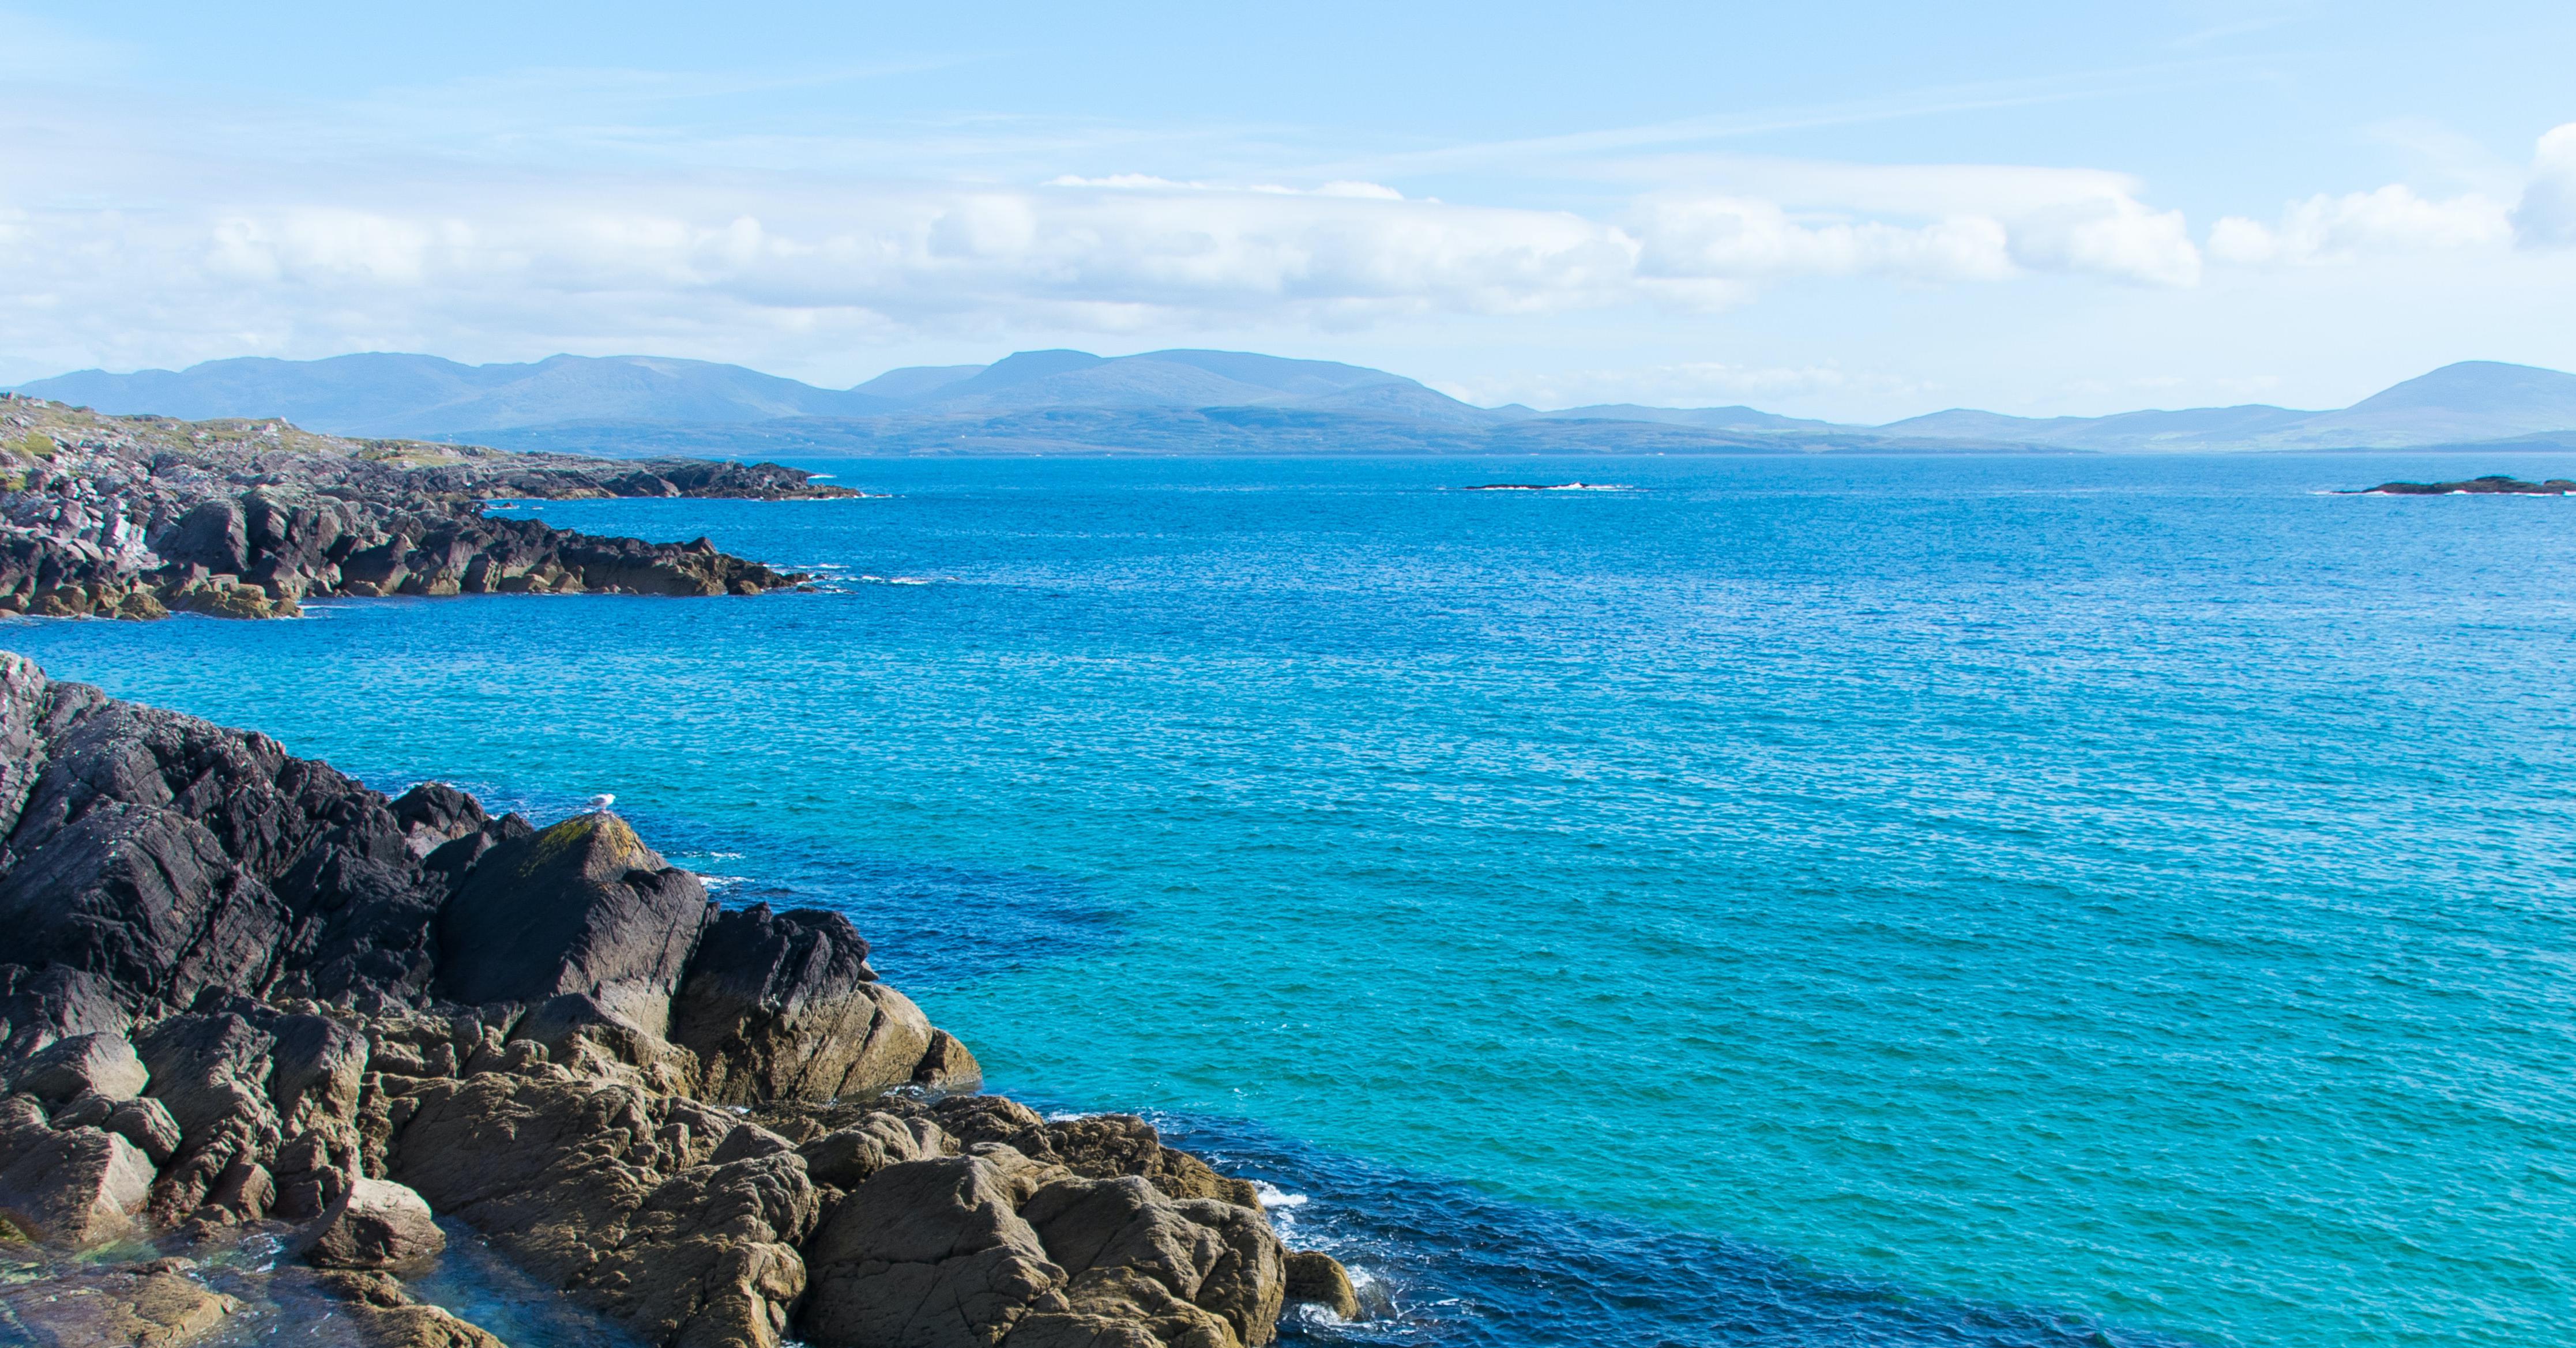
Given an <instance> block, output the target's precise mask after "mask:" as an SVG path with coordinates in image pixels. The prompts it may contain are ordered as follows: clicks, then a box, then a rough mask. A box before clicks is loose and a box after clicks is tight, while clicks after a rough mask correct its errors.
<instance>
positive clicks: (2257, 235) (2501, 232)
mask: <svg viewBox="0 0 2576 1348" xmlns="http://www.w3.org/2000/svg"><path fill="white" fill-rule="evenodd" d="M2506 216H2507V212H2506V209H2505V206H2504V204H2503V203H2502V202H2499V201H2496V200H2494V199H2492V198H2490V197H2486V196H2481V195H2479V194H2477V193H2475V192H2471V193H2466V194H2464V195H2461V196H2456V197H2451V198H2449V199H2447V200H2433V199H2430V198H2427V197H2422V196H2418V195H2416V193H2415V190H2414V189H2413V188H2410V187H2407V186H2404V185H2402V184H2397V183H2391V184H2389V185H2388V186H2386V187H2382V188H2380V189H2378V190H2376V191H2372V192H2347V193H2345V194H2344V195H2342V196H2327V195H2324V194H2322V193H2320V194H2318V195H2316V196H2313V197H2310V198H2308V199H2307V200H2305V201H2300V202H2293V203H2292V204H2291V205H2290V207H2289V209H2288V210H2286V211H2284V212H2282V215H2281V219H2280V222H2279V223H2278V224H2271V225H2267V224H2264V223H2262V222H2260V221H2256V220H2251V219H2247V218H2246V217H2244V216H2235V215H2231V216H2228V217H2225V218H2224V219H2221V220H2220V221H2219V222H2218V223H2217V224H2215V225H2213V226H2211V227H2210V231H2209V254H2210V256H2211V257H2214V258H2216V259H2218V260H2219V261H2221V262H2230V263H2236V264H2239V265H2244V266H2266V265H2288V266H2302V267H2306V266H2319V265H2329V264H2348V263H2353V262H2358V261H2361V260H2362V259H2365V258H2370V257H2380V256H2386V255H2389V254H2395V253H2420V252H2437V251H2444V250H2451V249H2473V248H2492V247H2497V246H2500V245H2502V244H2504V243H2505V242H2507V241H2508V240H2510V239H2511V238H2512V237H2513V227H2512V225H2511V223H2510V222H2509V221H2508V220H2507V218H2506Z"/></svg>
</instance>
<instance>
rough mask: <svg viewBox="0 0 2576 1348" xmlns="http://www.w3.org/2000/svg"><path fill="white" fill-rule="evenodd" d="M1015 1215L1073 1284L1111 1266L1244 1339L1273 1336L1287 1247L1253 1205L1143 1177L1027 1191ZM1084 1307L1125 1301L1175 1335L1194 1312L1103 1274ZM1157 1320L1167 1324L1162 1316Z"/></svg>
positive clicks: (1097, 1308) (1100, 1309)
mask: <svg viewBox="0 0 2576 1348" xmlns="http://www.w3.org/2000/svg"><path fill="white" fill-rule="evenodd" d="M1020 1215H1021V1216H1022V1217H1023V1218H1024V1219H1025V1220H1027V1222H1028V1223H1029V1225H1030V1226H1031V1227H1033V1228H1034V1229H1035V1230H1036V1231H1037V1233H1038V1238H1039V1239H1040V1240H1041V1241H1043V1242H1044V1243H1045V1245H1046V1251H1047V1256H1048V1258H1050V1259H1052V1260H1054V1261H1055V1263H1056V1264H1057V1265H1059V1266H1060V1267H1062V1268H1063V1269H1064V1270H1065V1271H1066V1273H1067V1274H1069V1275H1070V1276H1071V1287H1072V1288H1073V1289H1075V1290H1076V1291H1079V1290H1080V1289H1084V1288H1086V1287H1089V1286H1091V1285H1093V1284H1095V1283H1100V1282H1101V1281H1102V1278H1101V1277H1100V1276H1097V1275H1101V1274H1104V1273H1109V1272H1112V1271H1115V1272H1117V1273H1118V1274H1121V1275H1125V1274H1133V1275H1137V1276H1141V1277H1143V1278H1147V1279H1150V1280H1152V1281H1153V1282H1154V1283H1156V1284H1158V1285H1159V1286H1160V1287H1161V1289H1162V1290H1163V1291H1164V1292H1166V1293H1168V1294H1169V1295H1170V1296H1171V1297H1172V1298H1173V1299H1175V1300H1177V1301H1179V1302H1185V1303H1188V1304H1189V1305H1190V1306H1193V1307H1195V1308H1196V1309H1197V1310H1199V1311H1203V1312H1205V1313H1206V1314H1208V1315H1211V1316H1214V1317H1216V1318H1217V1319H1219V1320H1221V1321H1223V1322H1224V1323H1225V1325H1226V1326H1228V1327H1229V1329H1230V1330H1231V1332H1232V1337H1233V1338H1234V1339H1235V1340H1236V1341H1238V1342H1241V1343H1243V1344H1246V1345H1256V1346H1257V1345H1260V1344H1264V1343H1267V1342H1269V1341H1270V1338H1271V1337H1272V1335H1273V1334H1274V1333H1275V1325H1276V1323H1277V1321H1278V1319H1279V1310H1280V1306H1281V1304H1282V1301H1283V1299H1284V1297H1285V1295H1286V1285H1287V1274H1286V1259H1285V1255H1286V1252H1285V1250H1284V1249H1283V1248H1282V1247H1281V1245H1280V1243H1279V1237H1278V1236H1277V1235H1276V1234H1274V1233H1273V1232H1272V1231H1271V1229H1270V1223H1269V1221H1268V1220H1267V1219H1265V1218H1263V1217H1262V1216H1261V1215H1260V1214H1259V1213H1257V1212H1250V1211H1247V1210H1245V1209H1243V1208H1240V1207H1237V1206H1235V1205H1233V1204H1231V1203H1224V1202H1219V1201H1217V1200H1215V1199H1177V1200H1176V1199H1173V1198H1170V1197H1168V1196H1166V1195H1165V1194H1163V1193H1162V1192H1161V1191H1160V1190H1158V1189H1156V1188H1155V1187H1154V1186H1153V1185H1151V1184H1149V1183H1147V1182H1146V1181H1145V1180H1144V1179H1142V1178H1139V1177H1136V1176H1125V1177H1122V1178H1119V1179H1111V1180H1093V1179H1066V1180H1061V1181H1058V1182H1057V1183H1054V1184H1050V1185H1048V1186H1047V1187H1045V1188H1044V1189H1041V1190H1039V1191H1038V1192H1037V1194H1036V1195H1035V1196H1034V1197H1032V1198H1031V1199H1030V1200H1029V1202H1028V1204H1027V1206H1026V1207H1024V1208H1022V1209H1021V1211H1020ZM1109 1291H1114V1292H1115V1294H1116V1295H1115V1296H1103V1297H1099V1298H1095V1299H1094V1300H1095V1301H1096V1302H1097V1303H1098V1304H1095V1305H1094V1306H1092V1308H1091V1309H1089V1310H1088V1311H1085V1312H1082V1313H1083V1314H1087V1315H1091V1316H1099V1315H1102V1314H1107V1313H1113V1310H1112V1309H1111V1308H1113V1307H1114V1306H1115V1305H1117V1304H1121V1303H1123V1304H1129V1305H1132V1306H1133V1307H1134V1312H1133V1313H1134V1314H1135V1315H1136V1316H1138V1317H1141V1318H1144V1319H1147V1320H1149V1321H1155V1322H1158V1325H1159V1327H1157V1328H1156V1329H1155V1333H1156V1336H1157V1337H1159V1338H1162V1339H1164V1341H1165V1342H1167V1343H1176V1342H1179V1341H1181V1337H1180V1336H1186V1335H1188V1334H1189V1333H1190V1332H1191V1331H1190V1330H1189V1329H1188V1327H1187V1324H1188V1322H1190V1321H1192V1319H1193V1317H1191V1316H1188V1315H1181V1314H1178V1313H1176V1312H1174V1311H1172V1310H1169V1309H1167V1308H1162V1307H1160V1306H1159V1305H1158V1303H1156V1302H1155V1301H1154V1300H1153V1299H1152V1298H1144V1299H1138V1298H1136V1297H1134V1295H1133V1292H1134V1287H1133V1284H1132V1282H1131V1281H1130V1280H1129V1279H1127V1278H1126V1277H1124V1276H1119V1277H1116V1278H1114V1279H1111V1280H1110V1286H1109V1287H1107V1288H1104V1292H1109ZM1160 1322H1170V1323H1168V1324H1160Z"/></svg>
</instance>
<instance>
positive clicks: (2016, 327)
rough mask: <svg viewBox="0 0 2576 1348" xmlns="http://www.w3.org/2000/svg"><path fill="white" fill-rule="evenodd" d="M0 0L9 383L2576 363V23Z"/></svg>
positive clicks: (2047, 10)
mask: <svg viewBox="0 0 2576 1348" xmlns="http://www.w3.org/2000/svg"><path fill="white" fill-rule="evenodd" d="M248 8H250V7H241V6H209V5H204V4H202V3H196V4H187V5H180V4H161V3H119V2H118V0H89V2H88V3H85V4H79V5H70V4H55V5H33V6H28V5H20V6H16V7H9V6H8V4H7V0H0V382H15V381H21V380H26V379H32V378H38V377H42V376H45V375H51V374H58V373H62V372H64V371H67V370H72V369H79V368H88V367H102V368H106V369H112V370H130V369H137V368H148V367H158V368H178V367H181V366H184V365H187V364H190V363H193V362H196V361H201V360H209V359H218V358H223V357H230V356H246V355H263V356H279V357H286V358H291V359H308V358H313V357H320V356H328V355H337V354H341V353H344V352H349V351H364V350H387V351H425V352H430V353H433V354H437V355H441V356H447V357H450V358H452V359H457V360H463V361H469V362H478V363H479V362H484V361H509V360H531V359H536V358H540V357H543V356H546V355H550V354H553V353H555V352H558V351H568V352H573V353H576V354H583V355H615V354H636V353H641V354H654V355H670V356H688V357H695V358H700V359H709V360H722V361H731V362H736V363H739V364H744V365H748V366H751V367H753V368H756V369H761V370H765V371H769V372H772V373H776V374H783V375H788V376H792V377H795V378H800V379H805V380H808V381H811V382H814V383H818V384H824V385H828V386H834V387H846V386H848V385H850V384H853V383H856V382H858V381H860V380H863V379H866V378H868V377H871V376H873V375H875V374H877V373H880V372H882V371H884V370H886V369H889V368H892V367H896V366H902V365H919V364H954V363H967V362H983V361H990V360H993V359H995V358H997V357H999V356H1001V355H1003V354H1005V353H1007V352H1010V351H1013V350H1024V349H1034V348H1043V347H1055V346H1067V347H1078V348H1081V349H1084V350H1090V351H1097V352H1100V353H1103V354H1112V355H1114V354H1123V353H1127V352H1133V351H1143V350H1152V349H1155V348H1159V347H1170V346H1194V347H1218V348H1225V349H1236V350H1257V351H1268V352H1272V353H1275V354H1279V355H1288V356H1301V357H1311V358H1319V359H1331V360H1344V361H1350V362H1353V363H1356V364H1363V365H1373V366H1378V367H1381V368H1385V369H1390V370H1394V371H1396V372H1398V373H1402V374H1407V375H1411V376H1413V377H1415V378H1419V379H1421V380H1423V381H1424V382H1426V383H1429V384H1431V385H1432V386H1434V387H1436V388H1439V389H1441V390H1443V391H1445V392H1448V393H1451V394H1454V395H1456V396H1459V397H1463V398H1466V399H1468V400H1470V401H1473V402H1478V403H1484V404H1498V403H1503V402H1515V401H1516V402H1522V403H1527V404H1530V405H1532V406H1539V407H1562V406H1571V405H1578V404H1585V403H1595V402H1645V403H1655V404H1663V405H1678V406H1705V405H1718V404H1731V403H1750V404H1752V405H1754V406H1757V407H1763V408H1766V409H1770V410H1775V411H1781V412H1787V413H1792V414H1796V415H1803V416H1822V417H1830V418H1832V419H1835V420H1842V421H1856V422H1880V421H1887V420H1893V419H1896V418H1899V417H1904V416H1909V415H1914V414H1918V413H1922V412H1928V411H1934V410H1938V409H1940V408H1945V407H1953V406H1974V407H1984V408H1989V409H1992V410H1996V411H2004V412H2012V413H2017V414H2022V415H2056V414H2099V413H2104V412H2111V411H2120V410H2127V409H2131V408H2137V407H2151V406H2152V407H2181V406H2201V405H2211V404H2231V403H2242V402H2274V403H2281V404H2285V405H2289V406H2298V407H2337V406H2343V405H2345V404H2348V403H2351V402H2353V401H2355V400H2357V399H2359V398H2361V397H2363V396H2365V395H2367V394H2369V393H2371V392H2373V391H2375V390H2377V389H2379V388H2381V387H2384V386H2386V385H2388V384H2391V383H2394V382H2396V381H2398V380H2401V379H2405V378H2408V377H2411V376H2413V375H2417V374H2421V373H2423V372H2425V371H2426V370H2429V369H2432V368H2434V367H2436V366H2439V365H2443V364H2446V363H2448V362H2451V361H2455V360H2470V359H2484V360H2505V361H2516V362H2521V363H2526V364H2534V365H2543V366H2550V367H2553V368H2559V369H2576V322H2571V321H2570V315H2571V314H2572V313H2576V75H2571V71H2576V6H2570V5H2566V4H2564V3H2563V0H2562V3H2558V4H2537V3H2533V4H2521V3H2514V4H2478V3H2461V4H2451V5H2444V6H2426V5H2421V4H2336V5H2327V4H2313V3H2264V2H2263V0H2254V2H2253V3H2233V4H2216V3H2197V2H2193V3H2154V2H2153V0H2147V2H2145V3H2137V4H2132V5H2126V6H2108V5H2101V6H2074V5H2065V4H2062V3H2051V4H2020V3H2011V4H1987V5H1980V6H1975V7H1972V8H1971V7H1957V6H1924V5H1919V4H1905V5H1895V4H1830V3H1818V4H1809V5H1805V6H1784V5H1778V4H1764V5H1758V6H1756V5H1735V4H1717V3H1699V4H1630V5H1619V6H1602V5H1583V6H1574V5H1563V6H1557V5H1513V4H1509V3H1500V2H1498V0H1486V3H1480V4H1476V5H1463V4H1420V3H1416V4H1407V3H1402V0H1377V2H1376V3H1372V4H1342V3H1308V4H1301V5H1280V6H1258V7H1256V6H1227V5H1208V4H1204V3H1200V4H1186V5H1183V4H1169V5H1165V4H1134V5H1126V6H1120V7H1116V9H1115V12H1110V11H1109V10H1108V9H1106V8H1103V7H1088V6H1066V5H1061V4H1051V5H1022V4H1016V3H986V4H981V5H977V6H971V7H933V6H919V5H909V6H904V7H900V8H897V7H887V6H877V5H867V4H840V5H810V6H808V5H796V4H781V5H771V6H766V7H762V8H760V9H759V11H758V12H756V13H733V12H726V11H725V10H722V9H719V8H717V7H712V6H681V5H666V4H656V3H649V2H646V3H638V2H637V0H626V2H625V3H619V4H616V5H604V4H586V3H555V4H548V5H542V6H540V5H529V4H526V3H525V0H517V2H516V3H511V4H484V3H480V2H479V0H465V2H462V3H455V2H451V3H444V4H440V5H437V6H419V5H406V4H387V5H378V6H350V5H346V4H331V5H322V4H306V3H295V2H292V0H290V2H288V3H270V4H264V5H261V6H258V7H257V10H258V12H257V13H255V14H246V13H242V12H239V11H241V10H244V9H248Z"/></svg>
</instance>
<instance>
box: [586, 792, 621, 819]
mask: <svg viewBox="0 0 2576 1348" xmlns="http://www.w3.org/2000/svg"><path fill="white" fill-rule="evenodd" d="M616 803H617V797H615V796H612V795H608V794H606V793H604V792H603V793H601V794H599V795H596V796H593V797H591V798H590V812H591V813H592V814H606V813H608V807H609V806H611V805H614V804H616Z"/></svg>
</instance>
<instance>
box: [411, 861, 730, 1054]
mask: <svg viewBox="0 0 2576 1348" xmlns="http://www.w3.org/2000/svg"><path fill="white" fill-rule="evenodd" d="M708 908H709V905H708V902H707V892H706V889H705V887H704V886H702V885H700V884H699V883H698V878H697V877H696V876H694V875H691V874H690V873H688V872H687V871H683V870H678V869H675V868H673V867H671V866H669V865H667V864H665V863H664V862H663V860H662V857H661V854H660V853H657V852H655V851H654V850H653V849H651V848H649V847H646V846H645V845H644V842H643V840H642V839H641V838H638V837H636V836H635V830H634V829H632V828H630V827H628V826H627V824H626V821H625V820H623V819H620V818H618V817H617V816H615V815H613V814H607V813H604V812H603V813H596V814H584V815H576V816H574V817H573V818H570V819H567V820H565V821H563V822H562V823H560V824H557V825H555V826H554V827H552V828H549V829H546V830H545V831H543V832H541V833H535V834H532V835H530V836H528V837H525V838H520V839H517V840H515V841H511V842H506V843H502V844H500V845H499V846H496V847H494V848H492V849H491V850H490V851H488V852H486V853H485V854H484V855H483V858H482V859H481V860H480V861H477V862H476V863H475V864H474V868H473V869H472V870H471V871H469V872H467V874H466V876H465V881H464V883H463V885H461V886H460V887H459V888H458V889H457V891H456V895H455V897H453V898H451V899H449V900H448V902H447V906H446V907H445V908H443V909H441V910H440V912H439V919H438V933H439V944H440V949H441V951H442V952H443V958H442V959H441V961H440V964H439V982H440V985H441V987H442V988H444V989H445V991H446V992H447V994H448V995H449V996H451V997H453V998H455V999H456V1000H458V1001H461V1002H519V1003H529V1002H542V1001H545V1000H547V999H549V998H552V997H555V996H558V995H561V994H563V993H567V992H580V993H588V994H590V995H591V996H593V997H595V998H597V999H598V1000H600V1001H601V1002H603V1003H606V1004H608V1005H609V1006H611V1007H613V1008H614V1009H615V1010H616V1011H617V1012H618V1013H619V1014H620V1015H622V1016H624V1017H625V1018H626V1019H628V1020H630V1021H632V1022H633V1023H635V1024H636V1025H638V1026H641V1027H642V1028H644V1029H646V1030H650V1031H652V1032H654V1033H656V1034H659V1033H660V1032H661V1031H662V1029H663V1028H664V1026H665V1024H666V1022H667V1016H668V1014H669V1012H668V1006H669V1000H670V995H671V992H672V990H673V989H674V988H676V987H678V986H679V982H680V973H681V969H682V967H683V966H684V965H685V964H686V963H687V961H688V958H689V952H690V951H692V950H694V949H695V948H696V947H697V944H698V936H699V933H700V932H701V931H702V930H703V929H704V928H705V927H706V925H707V918H708Z"/></svg>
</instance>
